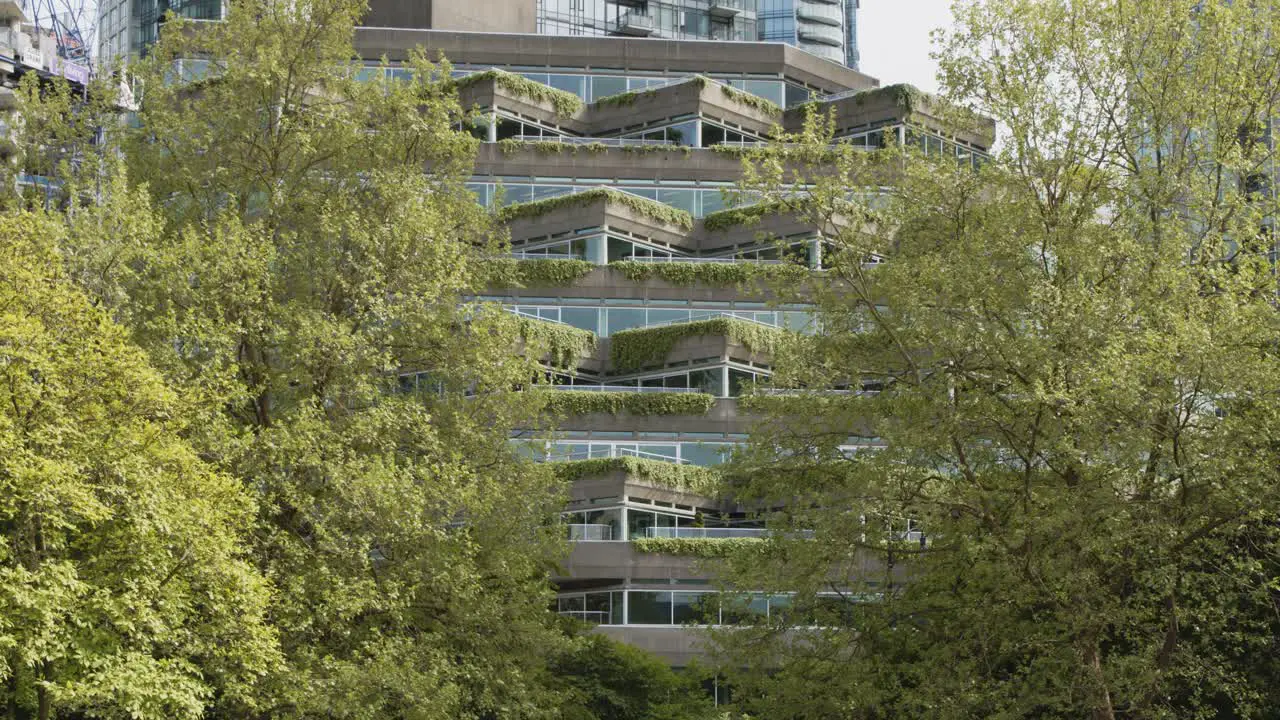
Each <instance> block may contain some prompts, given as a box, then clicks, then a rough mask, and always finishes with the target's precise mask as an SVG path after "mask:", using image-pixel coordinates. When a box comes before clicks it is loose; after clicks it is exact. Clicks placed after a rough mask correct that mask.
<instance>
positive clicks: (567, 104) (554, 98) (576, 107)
mask: <svg viewBox="0 0 1280 720" xmlns="http://www.w3.org/2000/svg"><path fill="white" fill-rule="evenodd" d="M485 80H492V81H493V82H494V84H495V85H497V86H498V87H500V88H502V89H503V90H506V91H507V92H509V93H511V94H513V95H519V96H520V97H523V98H525V99H526V100H533V101H535V102H545V103H549V104H550V105H551V107H552V108H554V109H555V111H556V114H557V115H560V116H564V117H568V116H570V115H574V114H575V113H577V112H578V111H580V110H582V106H583V103H582V98H580V97H578V96H577V95H574V94H573V93H571V92H565V91H564V90H558V89H556V88H553V87H550V86H548V85H543V84H542V83H540V82H535V81H533V80H530V79H529V78H527V77H524V76H522V75H516V74H515V73H509V72H507V71H505V70H498V69H497V68H494V69H492V70H485V71H484V72H478V73H472V74H471V75H467V76H466V77H461V78H458V79H457V80H454V81H453V84H454V87H456V88H458V89H459V90H461V89H463V88H467V87H471V86H472V85H475V84H476V83H478V82H482V81H485Z"/></svg>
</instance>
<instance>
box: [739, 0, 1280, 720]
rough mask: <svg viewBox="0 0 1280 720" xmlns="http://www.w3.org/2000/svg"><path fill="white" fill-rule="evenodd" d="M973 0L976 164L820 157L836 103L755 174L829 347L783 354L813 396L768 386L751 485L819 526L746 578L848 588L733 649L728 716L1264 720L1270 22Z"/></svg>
mask: <svg viewBox="0 0 1280 720" xmlns="http://www.w3.org/2000/svg"><path fill="white" fill-rule="evenodd" d="M956 16H957V27H956V28H955V29H954V30H952V31H950V32H947V33H946V34H945V35H944V36H943V38H942V42H941V45H940V56H939V57H940V63H941V67H942V79H943V81H944V83H945V85H946V88H947V90H948V98H947V99H949V100H950V101H952V102H953V103H954V104H955V108H956V111H955V112H953V113H951V117H949V118H947V119H948V121H949V122H952V123H963V122H964V121H965V118H966V117H970V114H969V113H967V112H962V110H970V111H976V112H977V113H981V114H985V115H987V116H990V117H992V118H994V119H995V120H996V122H997V123H998V126H999V128H1000V129H1001V143H1000V145H999V146H998V148H997V149H996V151H995V152H994V154H993V156H992V157H991V161H990V162H989V163H987V164H985V165H984V166H983V167H981V169H980V170H977V171H974V170H973V169H971V168H970V166H969V164H968V163H966V164H964V165H962V166H957V164H956V163H955V162H954V161H952V160H948V159H943V160H941V161H939V160H937V159H936V158H925V157H923V156H921V155H920V154H919V153H918V152H915V151H912V150H908V149H906V148H896V149H891V150H889V151H885V152H882V153H877V154H868V153H864V152H861V151H858V150H855V149H854V148H850V147H847V146H845V147H842V146H840V145H837V146H836V149H835V150H834V151H829V152H826V153H825V154H822V153H819V152H818V151H817V150H818V149H819V148H820V147H823V146H825V144H826V143H827V142H828V141H829V140H830V135H831V132H830V131H831V127H830V123H829V122H827V121H826V120H825V118H824V116H823V115H822V114H821V110H820V106H819V109H818V110H817V112H816V114H815V115H814V116H813V118H812V121H811V123H810V124H809V126H808V127H807V129H806V131H805V132H803V133H800V134H799V135H797V136H795V137H788V138H785V140H787V141H789V142H791V143H798V145H792V146H789V147H787V146H784V147H779V148H773V149H766V150H762V151H759V152H757V153H754V154H752V155H751V156H749V157H748V159H747V162H746V165H747V167H746V179H745V185H746V187H747V189H750V190H753V191H757V192H760V193H761V194H762V197H764V199H765V201H766V202H769V201H777V202H781V203H789V204H791V205H794V206H796V210H797V211H798V212H804V213H807V215H808V216H809V217H810V218H811V219H813V220H814V222H816V223H818V224H819V225H820V226H822V227H823V228H824V231H825V234H826V235H827V238H828V240H829V241H830V243H831V251H830V252H829V253H828V257H827V258H825V260H826V261H827V262H828V263H829V265H830V266H831V269H830V270H829V277H830V280H831V281H830V282H829V283H826V284H824V285H822V286H819V287H813V288H809V289H808V290H807V292H809V293H810V294H809V295H808V297H810V298H812V299H814V301H815V302H816V303H817V305H818V308H819V318H820V324H821V327H822V328H823V330H822V332H821V333H819V334H818V335H817V336H816V337H814V338H812V339H810V340H808V341H806V342H805V343H803V346H801V347H795V348H793V349H792V350H791V351H790V352H784V353H783V354H782V355H781V356H780V357H779V359H778V360H777V361H776V367H777V368H778V373H777V374H776V375H775V380H776V382H777V383H778V384H781V385H783V386H787V387H793V388H798V390H797V392H796V393H794V394H792V395H789V396H786V397H774V398H769V397H765V398H758V399H757V400H756V403H757V407H758V408H759V409H760V410H761V412H763V414H764V420H763V422H762V424H761V427H760V432H759V433H758V434H757V435H756V436H755V437H754V440H753V443H752V446H753V447H752V450H751V452H749V453H748V454H747V455H746V456H745V457H743V458H741V459H740V461H739V462H740V465H739V468H738V470H739V473H738V474H739V475H741V476H745V477H746V478H747V479H746V480H745V481H743V482H741V483H740V486H739V492H740V493H742V494H743V496H745V497H756V498H759V499H761V500H763V501H765V502H766V503H767V506H772V507H778V506H779V505H780V504H784V503H785V506H786V508H785V510H783V511H781V512H778V513H776V514H775V516H774V517H773V518H772V520H773V522H774V523H775V525H777V526H778V527H780V528H802V529H806V530H813V531H814V535H813V539H812V540H808V539H804V537H803V536H798V535H795V534H793V535H790V536H786V535H782V536H779V538H778V539H777V540H775V542H776V543H777V544H779V545H780V547H779V548H778V551H777V552H776V553H772V554H769V555H768V556H767V557H776V558H778V560H777V561H776V562H761V561H760V560H759V556H753V560H752V562H751V563H746V562H743V563H739V564H738V565H736V566H734V567H733V571H732V572H731V573H730V577H731V579H732V583H733V584H735V585H738V586H742V587H747V588H754V589H760V588H763V589H771V590H795V591H797V595H796V599H795V602H796V603H798V604H803V603H806V602H809V603H815V598H816V597H817V596H816V593H818V592H820V591H827V592H840V593H843V594H844V596H845V598H844V600H845V602H844V607H843V608H840V609H839V610H838V611H833V612H829V613H827V614H825V615H823V614H821V613H819V614H818V615H817V620H816V621H815V623H814V624H815V625H817V626H819V627H817V628H815V629H812V630H811V631H807V632H799V633H797V632H794V631H787V630H786V628H784V627H782V625H783V624H785V620H782V621H778V622H775V623H774V624H773V625H767V624H766V625H763V626H760V627H757V628H754V629H751V630H742V631H734V632H727V633H721V634H720V636H719V640H720V641H721V643H722V644H723V648H724V651H725V652H726V668H728V669H729V670H730V671H731V672H736V678H735V680H736V683H737V686H738V689H739V693H738V699H739V700H740V701H741V703H742V706H743V707H744V708H747V709H750V710H754V711H756V712H758V713H759V715H760V716H762V717H770V718H820V717H821V718H830V717H851V718H883V717H932V718H942V717H992V718H994V717H1046V718H1047V717H1062V718H1079V717H1095V718H1117V717H1127V718H1157V717H1264V716H1274V712H1275V708H1276V707H1277V706H1278V702H1277V701H1278V700H1280V698H1277V696H1276V687H1277V685H1276V682H1275V679H1276V671H1277V668H1276V665H1275V663H1274V662H1272V661H1271V660H1270V659H1271V658H1274V657H1276V656H1277V650H1278V649H1280V584H1278V582H1277V578H1280V545H1277V539H1278V538H1277V530H1278V529H1280V528H1278V526H1277V517H1280V485H1278V484H1277V483H1276V481H1275V471H1276V467H1277V461H1278V460H1280V456H1277V451H1278V450H1280V446H1277V443H1276V438H1277V437H1278V435H1277V431H1278V430H1280V427H1278V426H1277V424H1276V423H1277V420H1278V419H1280V398H1278V397H1277V395H1276V388H1277V387H1280V362H1278V360H1280V358H1278V357H1277V348H1278V347H1280V343H1278V342H1277V341H1278V340H1280V322H1278V320H1280V318H1278V316H1277V313H1276V307H1275V298H1276V281H1275V274H1274V270H1275V267H1274V261H1275V257H1274V253H1273V249H1274V246H1275V238H1274V234H1273V231H1272V229H1271V222H1272V218H1274V217H1275V211H1276V203H1275V196H1274V193H1273V192H1272V189H1271V188H1272V177H1271V175H1270V173H1271V170H1270V168H1271V167H1273V162H1274V150H1273V144H1272V142H1271V140H1270V137H1271V135H1270V128H1271V123H1272V118H1274V117H1276V115H1277V113H1276V109H1277V99H1280V96H1278V94H1277V87H1276V79H1277V78H1278V77H1280V74H1278V71H1280V67H1278V66H1277V64H1278V63H1280V54H1278V53H1277V52H1276V50H1275V48H1274V45H1273V43H1271V42H1270V41H1269V40H1267V38H1270V37H1274V36H1275V34H1276V32H1277V31H1278V30H1280V10H1278V9H1277V8H1275V7H1273V6H1272V5H1270V4H1267V3H1241V2H1236V3H1230V2H1224V1H1215V0H1209V1H1207V2H1202V3H1195V4H1188V3H1166V2H1157V1H1155V0H1150V1H1148V0H1137V1H1136V2H1134V1H1131V0H1125V1H1124V2H1112V1H1110V0H1094V1H1091V2H1068V1H1066V0H1019V1H1018V2H995V1H987V0H969V1H967V2H960V3H957V6H956ZM819 156H821V157H822V158H824V162H823V164H817V163H810V162H807V159H808V158H813V157H819ZM783 160H786V162H783ZM796 164H799V165H801V166H802V167H806V166H807V170H806V171H805V172H804V178H803V179H805V180H807V181H809V182H810V183H811V190H810V191H809V192H808V193H807V194H806V195H805V197H804V198H803V200H800V199H797V198H795V197H794V196H792V195H789V191H788V189H787V186H786V183H785V182H784V181H785V180H787V179H788V178H787V177H786V176H785V175H784V174H783V170H784V168H787V167H794V166H795V165H796ZM890 176H891V177H893V178H894V180H893V187H892V188H891V189H888V190H884V191H882V192H865V190H867V189H870V188H876V187H878V186H882V185H884V184H885V183H884V182H883V179H884V178H885V177H890ZM837 217H838V218H841V219H842V220H841V221H840V222H834V219H835V218H837ZM870 256H878V257H884V258H887V262H885V263H883V264H877V265H872V264H868V263H867V262H866V260H867V259H868V257H870ZM850 386H851V387H853V388H855V389H857V388H862V390H863V391H862V392H858V393H854V394H850V395H830V394H823V393H821V392H820V391H818V390H815V389H816V388H832V387H850ZM854 447H857V448H858V449H856V450H854V449H853V448H854ZM908 522H910V523H911V524H912V525H911V527H912V528H914V529H916V530H919V531H922V532H923V533H924V536H925V538H924V540H923V542H921V541H920V540H919V539H918V536H916V535H914V534H913V535H910V536H907V535H905V531H906V530H907V527H908V526H907V523H908ZM908 539H909V540H910V541H909V542H907V540H908Z"/></svg>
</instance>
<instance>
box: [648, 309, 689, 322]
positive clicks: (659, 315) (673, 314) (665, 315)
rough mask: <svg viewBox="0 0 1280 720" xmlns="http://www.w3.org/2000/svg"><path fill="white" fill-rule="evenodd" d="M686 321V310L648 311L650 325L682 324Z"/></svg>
mask: <svg viewBox="0 0 1280 720" xmlns="http://www.w3.org/2000/svg"><path fill="white" fill-rule="evenodd" d="M688 319H689V311H688V310H664V309H660V308H654V309H650V310H649V324H650V325H656V324H658V323H672V322H683V321H685V320H688Z"/></svg>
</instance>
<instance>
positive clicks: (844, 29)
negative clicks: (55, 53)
mask: <svg viewBox="0 0 1280 720" xmlns="http://www.w3.org/2000/svg"><path fill="white" fill-rule="evenodd" d="M462 3H463V0H372V1H371V2H370V17H369V18H367V19H368V22H367V23H366V24H367V25H371V26H380V27H399V28H410V29H435V30H466V31H485V32H519V33H530V34H535V33H536V34H539V35H586V36H593V35H594V36H615V37H642V38H661V39H666V40H733V41H738V42H751V41H755V40H763V41H768V42H782V43H786V44H788V45H792V46H794V47H798V48H800V49H802V50H805V51H806V52H809V53H812V54H813V55H816V56H818V57H820V58H823V59H825V60H830V61H832V62H836V63H840V64H842V65H846V66H848V67H851V68H854V69H857V67H858V41H857V27H858V23H857V12H858V8H859V5H860V0H487V1H486V2H484V3H481V4H482V5H483V6H484V8H485V12H484V13H481V15H483V16H484V17H485V18H489V19H488V20H482V21H480V22H479V24H477V22H476V18H475V15H476V13H474V12H469V11H468V6H469V5H471V4H473V3H468V5H463V4H462ZM535 6H536V8H535ZM169 11H172V12H173V13H174V14H177V15H182V16H184V17H189V18H193V19H198V20H218V19H221V18H222V16H223V13H224V12H225V11H226V3H225V1H224V0H102V2H101V4H100V5H99V6H98V13H99V15H98V28H99V32H98V47H97V58H98V61H99V62H104V63H107V64H113V63H116V62H117V61H118V60H119V59H121V58H127V57H130V56H137V55H142V54H145V53H146V50H147V48H148V47H150V46H151V45H152V44H153V43H154V42H155V41H156V37H157V35H158V34H159V31H160V25H161V23H162V22H163V18H164V14H165V13H166V12H169ZM524 18H528V22H527V26H526V25H525V23H524V20H523V19H524ZM535 18H536V20H535Z"/></svg>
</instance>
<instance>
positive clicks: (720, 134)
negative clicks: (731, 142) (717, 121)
mask: <svg viewBox="0 0 1280 720" xmlns="http://www.w3.org/2000/svg"><path fill="white" fill-rule="evenodd" d="M724 139H725V133H724V128H722V127H720V126H719V125H712V124H711V123H705V122H704V123H702V147H712V146H713V145H719V144H721V143H723V142H724Z"/></svg>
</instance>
